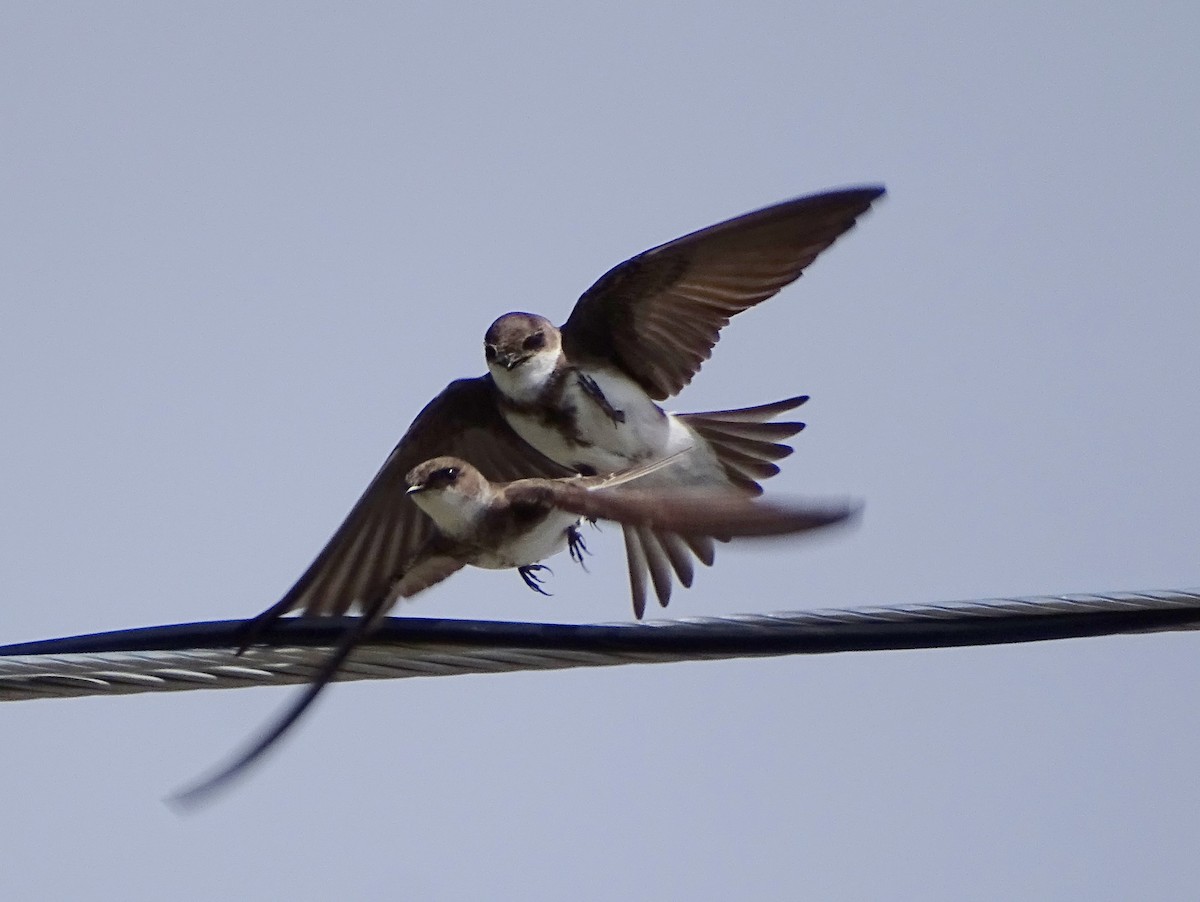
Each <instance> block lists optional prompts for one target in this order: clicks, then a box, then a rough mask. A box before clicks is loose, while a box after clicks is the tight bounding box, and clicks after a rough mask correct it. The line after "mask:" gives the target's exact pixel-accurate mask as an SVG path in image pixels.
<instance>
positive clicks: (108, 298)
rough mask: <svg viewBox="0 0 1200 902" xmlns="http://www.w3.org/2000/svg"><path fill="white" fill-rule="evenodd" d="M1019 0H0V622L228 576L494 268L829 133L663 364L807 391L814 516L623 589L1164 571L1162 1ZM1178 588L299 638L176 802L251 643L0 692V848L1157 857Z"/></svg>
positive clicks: (1177, 645)
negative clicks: (770, 626) (816, 628)
mask: <svg viewBox="0 0 1200 902" xmlns="http://www.w3.org/2000/svg"><path fill="white" fill-rule="evenodd" d="M1051 6H1055V8H1052V9H1048V8H1046V7H1047V5H1046V4H1042V3H1024V4H1022V3H1018V4H1013V3H1006V4H968V5H963V4H949V3H948V4H918V5H916V6H914V5H912V4H905V5H896V4H888V3H845V2H842V3H836V4H816V5H811V4H809V5H802V4H792V3H783V2H777V3H769V2H768V3H757V2H753V0H751V2H743V3H737V4H695V5H692V6H690V7H689V6H684V5H674V4H653V3H652V4H647V3H642V2H637V3H633V2H630V3H623V2H612V3H608V4H605V5H604V6H603V8H602V9H601V8H600V7H597V8H596V9H594V10H591V11H589V10H580V9H577V8H575V7H573V6H571V7H568V6H564V5H562V4H545V5H540V6H539V5H532V4H525V5H520V6H517V7H515V8H513V7H510V8H504V7H503V6H493V7H489V8H480V9H475V10H473V11H472V12H470V13H466V12H463V11H455V10H453V9H451V8H450V5H449V4H358V5H356V6H355V8H354V9H351V10H345V9H343V8H340V7H339V8H337V9H336V10H335V8H334V7H333V6H329V5H313V4H302V3H288V4H282V3H280V4H263V3H258V4H246V3H240V4H225V5H213V4H186V5H184V4H174V5H158V4H128V3H125V4H121V3H110V4H104V5H103V6H96V5H85V4H73V5H71V4H17V3H8V4H4V6H3V9H2V27H0V73H2V74H0V122H2V124H0V197H2V198H3V200H2V203H0V231H2V235H0V238H2V240H0V293H2V297H3V304H4V307H3V309H4V311H5V315H4V317H3V320H2V322H3V327H2V328H0V412H2V415H3V419H4V422H5V424H6V426H7V428H6V430H5V434H4V440H3V442H2V443H0V466H2V474H0V538H2V540H3V547H4V549H5V551H4V554H3V555H0V586H3V592H4V595H5V597H6V599H7V603H6V604H5V605H4V611H5V614H4V616H3V617H2V618H0V624H2V627H3V629H2V633H3V635H2V636H0V641H5V642H8V641H19V640H25V639H34V638H46V637H52V636H58V635H65V634H73V633H81V632H89V631H95V630H106V629H118V628H125V627H135V626H142V625H149V624H156V623H169V622H179V621H186V620H207V619H220V618H231V617H243V616H249V615H252V614H255V613H257V612H258V611H260V610H261V609H262V608H264V607H266V606H267V605H268V604H270V603H271V602H273V601H274V600H276V599H277V598H278V597H279V595H280V594H281V593H282V592H283V591H284V590H285V589H286V588H287V587H288V586H289V585H290V583H291V581H292V580H293V579H294V578H295V577H296V576H297V575H298V574H299V573H300V572H301V570H302V569H303V568H304V567H305V566H306V565H307V564H308V563H309V561H310V560H311V559H312V557H313V555H314V554H315V553H316V552H317V551H318V549H319V548H320V546H321V544H322V543H323V542H324V540H325V539H326V538H327V536H328V535H329V534H330V533H331V532H332V530H333V529H334V528H335V527H336V525H337V524H338V523H339V522H340V520H341V518H342V516H343V515H344V514H345V513H346V511H347V510H348V508H349V505H350V504H351V503H352V502H353V500H354V499H355V498H356V497H357V495H358V493H359V492H360V491H361V490H362V488H363V487H364V486H365V485H366V483H367V481H368V480H369V479H370V477H371V475H372V474H373V473H374V471H375V469H376V467H377V466H378V465H379V464H380V463H381V462H382V461H383V458H384V457H385V456H386V454H387V452H388V451H389V450H390V449H391V447H392V444H393V443H394V442H395V440H396V439H397V438H398V437H399V436H400V434H401V433H402V432H403V430H404V429H405V427H406V426H407V425H408V423H409V421H410V420H411V418H412V417H413V415H415V413H416V412H417V410H418V409H419V408H420V407H421V405H423V404H424V403H425V402H426V401H427V400H428V399H429V398H430V397H432V396H433V394H434V393H436V392H437V391H438V390H440V389H441V388H442V386H443V385H445V383H446V382H447V381H449V380H450V379H451V378H454V377H457V376H461V375H468V374H476V373H478V372H481V371H482V366H483V361H482V354H481V339H482V334H483V331H484V329H485V328H486V327H487V325H488V324H489V323H490V322H491V321H492V319H493V318H494V317H495V316H497V315H498V314H500V313H503V312H505V311H507V310H510V309H528V310H534V311H538V312H541V313H544V314H546V315H548V316H550V317H551V318H553V319H556V320H558V321H561V320H562V319H563V318H565V316H566V315H567V313H568V312H569V310H570V307H571V305H572V303H573V302H574V299H575V298H576V297H577V296H578V294H579V293H580V292H582V291H583V290H584V289H585V288H587V287H588V285H590V284H591V282H592V281H593V280H594V279H595V278H596V277H598V276H599V275H600V274H601V273H603V272H604V271H605V270H606V269H608V268H609V267H610V266H612V265H613V264H615V263H618V262H619V261H621V260H623V259H625V258H626V257H629V256H631V255H633V254H635V253H637V252H639V251H641V250H644V249H645V248H648V247H650V246H652V245H654V244H657V243H660V242H662V241H665V240H668V239H670V238H673V237H676V236H677V235H680V234H683V233H685V232H688V231H691V230H693V229H696V228H699V227H702V226H705V225H708V224H710V223H713V222H716V221H718V220H720V219H723V218H726V217H728V216H732V215H735V214H738V213H742V212H746V211H748V210H750V209H753V208H755V207H758V206H762V205H765V204H768V203H772V202H775V201H779V200H783V199H785V198H788V197H791V196H794V195H797V194H803V193H807V192H811V191H816V190H820V189H823V188H827V187H831V186H835V185H843V184H852V183H860V182H870V181H882V182H885V183H886V184H887V186H888V189H889V192H890V194H889V198H888V199H887V201H886V202H885V203H884V204H882V205H881V206H880V207H879V208H878V209H877V210H876V211H875V212H874V213H873V214H871V215H870V216H869V217H868V218H867V219H866V220H865V221H864V222H863V223H862V224H861V225H860V227H859V228H858V229H856V230H855V231H854V233H852V234H851V235H850V236H848V237H847V238H846V239H845V240H844V241H843V242H841V243H839V244H838V245H837V246H836V247H835V248H834V249H833V250H832V251H831V252H830V253H829V254H828V255H827V256H826V257H823V258H822V259H821V260H819V261H818V263H817V264H816V265H815V266H814V267H813V268H812V269H811V270H810V272H809V274H808V275H807V276H805V278H804V279H802V280H801V282H800V283H799V284H797V285H795V286H793V287H791V288H789V289H787V290H786V291H785V292H784V293H783V294H782V295H780V296H779V297H778V298H776V299H773V300H771V301H769V302H768V303H766V304H764V305H763V306H762V307H761V308H758V309H756V310H753V311H751V312H749V313H747V314H745V315H743V316H740V317H738V318H737V320H736V321H735V322H734V323H733V325H732V326H731V327H730V328H729V329H728V330H726V332H725V334H724V337H723V339H722V341H721V344H720V345H719V346H718V348H717V352H716V354H715V356H714V358H713V360H712V361H711V362H710V363H709V364H708V365H707V366H706V367H705V368H704V370H703V371H702V372H701V373H700V375H699V376H698V378H697V379H696V380H695V382H694V383H693V385H692V386H690V387H689V388H688V389H687V390H686V391H685V392H684V393H683V395H682V396H681V397H680V398H679V399H677V400H676V401H675V402H674V405H673V406H674V409H677V410H705V409H711V408H716V407H725V406H731V405H746V404H754V403H762V402H766V401H770V400H775V399H777V398H780V397H785V396H787V395H790V394H793V393H797V392H809V393H811V394H812V396H813V400H812V401H811V402H810V404H809V405H808V407H807V408H805V419H807V421H808V422H809V429H808V430H807V431H806V432H805V433H804V434H803V435H801V436H799V437H798V439H797V442H796V446H797V453H796V454H795V455H794V456H793V457H792V458H790V459H789V460H788V461H787V462H786V465H785V469H784V472H783V473H782V474H781V475H780V476H779V477H778V478H776V479H775V480H774V481H773V482H772V483H771V485H770V488H771V489H772V490H774V491H776V492H790V493H801V492H817V493H835V494H836V493H843V494H851V495H854V496H856V497H860V498H863V499H864V500H865V501H866V504H867V509H866V518H865V521H864V524H863V526H862V528H861V529H859V530H858V531H857V532H853V533H850V534H843V535H840V536H838V537H837V538H836V540H829V541H820V542H809V543H799V544H797V545H795V546H782V547H781V546H774V547H772V548H770V549H767V550H757V549H755V550H738V549H734V548H730V549H721V552H720V554H719V559H718V564H717V566H716V567H715V568H714V569H713V570H711V571H705V572H703V573H701V574H699V576H698V578H697V582H696V585H695V587H694V588H693V589H692V590H690V591H687V592H681V593H679V594H678V595H677V596H676V599H675V601H674V602H673V603H672V606H671V607H670V608H669V609H668V610H667V612H666V614H668V615H670V616H686V615H699V614H720V613H732V612H737V611H767V610H777V609H800V608H815V607H826V606H852V605H867V604H881V603H900V602H921V601H935V600H951V599H962V598H980V597H989V596H998V595H1019V594H1036V593H1051V592H1072V591H1099V590H1105V589H1139V588H1170V587H1184V586H1189V585H1195V584H1198V583H1200V575H1198V574H1197V537H1198V530H1197V526H1196V513H1197V511H1198V510H1200V477H1198V476H1197V468H1196V447H1197V445H1198V443H1200V415H1198V413H1197V410H1198V407H1200V402H1198V400H1197V390H1198V387H1200V362H1198V359H1197V351H1196V347H1197V336H1198V335H1200V313H1198V312H1197V297H1198V293H1200V254H1198V253H1197V252H1196V246H1195V245H1196V236H1197V234H1198V232H1200V212H1198V210H1200V170H1198V168H1197V165H1196V163H1197V160H1198V159H1200V124H1198V123H1200V120H1198V117H1197V115H1196V111H1197V110H1198V109H1200V78H1198V77H1197V69H1196V57H1195V35H1196V33H1197V28H1198V27H1200V13H1198V12H1197V8H1196V7H1195V5H1194V4H1191V3H1160V4H1150V5H1141V6H1138V5H1126V4H1110V5H1108V6H1106V7H1101V8H1097V7H1096V6H1095V5H1093V4H1058V5H1051ZM568 9H569V11H568ZM435 344H436V345H438V346H440V347H441V348H443V349H444V351H439V352H438V353H433V352H432V350H431V349H432V347H433V346H434V345H435ZM592 548H593V550H594V551H595V552H596V556H595V557H594V558H593V559H592V561H591V569H592V573H591V575H590V576H588V575H585V574H583V573H580V572H577V570H576V569H574V568H573V567H572V566H570V565H569V563H568V562H567V561H566V559H565V558H563V559H560V560H556V561H555V562H553V564H554V568H555V574H556V575H555V578H554V586H553V589H554V591H555V596H554V598H552V599H544V598H541V597H539V596H535V595H533V594H532V593H530V592H529V591H528V590H527V589H526V588H525V587H524V586H523V585H522V584H521V581H520V579H519V578H517V577H516V576H515V575H513V574H508V573H486V572H478V571H477V572H471V573H466V574H462V575H460V576H458V577H455V578H454V579H453V580H452V581H450V582H449V583H447V584H446V585H444V586H442V587H440V588H438V589H437V590H435V591H432V592H429V593H428V594H426V595H425V596H423V597H422V598H421V599H420V600H419V601H418V602H417V603H414V604H412V605H410V606H408V607H407V608H405V609H404V610H403V613H411V614H413V615H418V616H431V617H440V616H461V617H495V618H500V619H521V620H524V619H544V620H559V621H570V622H585V621H611V620H618V619H623V618H627V617H628V616H629V610H628V609H629V602H628V598H627V590H626V581H625V575H624V572H623V569H624V568H623V552H622V550H621V543H620V540H619V536H618V534H617V532H616V531H615V530H612V529H610V530H609V531H608V532H607V534H603V535H602V536H599V537H597V539H596V540H595V541H593V542H592ZM1198 641H1200V640H1197V639H1196V637H1194V636H1190V635H1169V634H1168V635H1147V636H1137V637H1121V638H1112V639H1101V640H1089V641H1074V642H1060V643H1053V644H1044V645H1038V646H1028V647H1012V648H992V649H965V650H955V651H939V652H904V653H877V654H856V655H842V656H833V657H825V658H819V659H801V658H792V659H784V660H770V661H748V662H727V663H705V664H688V665H679V666H644V667H625V668H618V669H615V670H605V671H576V672H565V673H542V674H529V675H526V674H519V675H499V676H491V677H461V678H456V679H444V680H424V681H422V680H410V681H404V682H390V683H373V684H369V685H367V684H359V685H353V686H345V687H338V688H335V689H334V690H333V691H332V692H330V693H329V696H328V698H326V699H325V701H324V703H323V704H321V705H320V706H319V709H318V710H317V711H316V712H314V716H313V717H312V718H310V719H309V720H308V721H307V722H306V723H305V724H304V725H303V727H302V728H301V729H300V730H299V731H297V734H296V735H295V736H293V737H292V740H291V741H290V742H289V743H287V745H286V746H285V747H283V748H282V749H281V750H280V751H279V753H278V754H276V755H274V756H273V757H272V758H271V760H270V761H269V762H267V763H266V765H265V766H264V767H262V768H260V769H259V770H258V771H256V772H255V773H254V775H253V777H252V778H251V779H249V780H247V781H245V782H243V783H242V784H240V785H239V786H238V787H237V788H236V789H235V791H233V792H231V793H229V794H228V795H226V796H224V797H223V798H221V799H220V800H219V802H218V803H217V804H215V805H213V806H211V807H210V808H208V809H206V810H204V811H202V812H201V813H200V814H198V815H196V816H192V817H186V818H179V817H177V816H176V815H175V814H174V813H173V812H172V811H171V810H170V809H168V808H167V807H165V806H164V805H163V804H162V802H161V799H162V797H163V796H164V795H166V794H167V793H168V792H170V791H171V790H173V789H176V788H178V787H179V786H181V785H182V784H183V783H185V782H187V781H189V780H190V779H192V778H193V777H195V776H197V775H198V774H200V773H201V772H203V771H205V770H206V769H208V768H209V767H211V766H212V765H214V764H215V763H216V762H218V761H219V760H222V759H223V757H224V756H225V755H227V754H228V753H229V752H231V751H232V750H233V749H234V748H236V747H238V746H239V745H240V743H242V742H243V741H245V739H246V738H247V737H249V736H250V735H251V734H252V733H253V732H254V731H255V730H257V729H258V728H259V727H260V726H261V725H262V724H263V722H264V721H265V720H266V719H267V718H269V717H270V716H271V715H272V714H273V713H274V712H275V711H277V710H278V708H279V707H280V706H281V705H282V704H283V703H284V702H285V701H286V700H287V699H288V698H289V697H290V691H289V690H248V691H239V692H208V693H205V692H197V693H185V694H177V695H166V696H158V697H152V696H139V697H130V698H113V699H84V700H74V701H53V702H51V701H43V702H37V703H24V704H13V705H5V706H3V708H2V710H0V722H2V724H3V726H2V732H3V735H4V737H5V743H4V744H5V752H4V755H5V771H4V772H5V777H3V778H0V787H2V790H0V792H2V795H3V798H4V808H5V816H4V818H3V822H4V824H5V825H6V826H4V827H0V846H2V847H3V848H4V850H5V853H4V856H3V859H4V861H3V867H0V895H3V896H4V897H5V898H49V897H58V898H73V899H86V898H118V897H119V898H123V899H130V900H142V899H147V900H148V899H160V898H163V897H165V896H170V897H172V898H176V899H183V900H192V899H195V900H201V899H204V900H207V899H216V898H264V899H267V898H281V897H283V896H284V895H287V896H288V897H290V898H295V899H325V898H331V897H333V895H334V894H344V895H347V896H349V897H352V898H384V897H388V898H395V897H400V898H414V899H445V900H450V899H462V898H489V897H490V898H498V897H509V898H518V897H520V898H529V899H561V898H567V897H574V898H581V899H605V898H615V897H618V896H619V897H623V898H627V899H651V898H664V897H666V896H668V895H673V896H674V897H676V898H693V899H726V898H731V897H753V898H779V899H784V898H800V897H803V898H812V899H866V898H872V899H879V898H896V899H922V900H940V899H946V900H951V899H961V898H972V899H1013V898H1039V899H1041V898H1056V899H1083V898H1087V899H1129V898H1161V899H1184V898H1194V893H1195V887H1196V886H1197V884H1198V883H1200V864H1198V863H1197V859H1196V856H1195V854H1194V853H1195V848H1194V846H1195V837H1196V835H1197V830H1198V829H1200V778H1198V777H1197V772H1196V766H1195V756H1196V749H1197V748H1198V747H1200V702H1196V701H1195V700H1194V696H1195V691H1194V689H1195V687H1196V686H1197V685H1198V681H1200V645H1198Z"/></svg>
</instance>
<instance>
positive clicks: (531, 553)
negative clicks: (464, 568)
mask: <svg viewBox="0 0 1200 902" xmlns="http://www.w3.org/2000/svg"><path fill="white" fill-rule="evenodd" d="M578 522H579V518H578V517H576V516H575V515H574V514H565V513H559V512H557V511H555V512H552V513H551V514H550V515H549V516H548V517H546V519H545V520H543V521H542V522H541V523H539V524H538V525H537V526H535V527H534V528H533V529H530V530H528V531H527V532H523V533H521V534H520V535H518V536H514V537H513V538H511V539H509V540H508V541H506V542H501V543H500V544H498V545H496V546H494V547H491V548H486V549H483V550H482V551H481V552H480V553H479V554H478V555H477V556H475V557H474V558H472V560H471V563H472V564H474V565H475V566H476V567H483V568H485V569H487V570H508V569H510V568H512V567H524V566H526V565H527V564H536V563H537V562H538V561H541V560H544V559H545V558H548V557H553V556H554V555H556V554H558V553H559V552H560V551H562V550H563V549H564V548H566V547H567V530H568V529H569V528H570V527H572V526H574V525H575V524H577V523H578Z"/></svg>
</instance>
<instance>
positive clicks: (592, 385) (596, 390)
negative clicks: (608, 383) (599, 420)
mask: <svg viewBox="0 0 1200 902" xmlns="http://www.w3.org/2000/svg"><path fill="white" fill-rule="evenodd" d="M577 375H578V378H579V384H580V385H581V386H582V387H583V390H584V391H585V392H587V393H588V394H589V395H591V397H592V400H593V401H595V402H596V404H597V405H598V406H599V407H600V409H601V410H602V411H604V415H605V416H606V417H608V418H609V419H610V420H612V421H613V425H614V426H616V425H617V424H618V423H624V422H625V411H623V410H617V408H615V407H613V406H612V404H610V403H609V402H608V398H606V397H604V390H603V389H602V388H600V386H599V385H598V384H597V383H596V380H595V379H593V378H592V377H591V376H588V375H586V374H584V373H578V374H577Z"/></svg>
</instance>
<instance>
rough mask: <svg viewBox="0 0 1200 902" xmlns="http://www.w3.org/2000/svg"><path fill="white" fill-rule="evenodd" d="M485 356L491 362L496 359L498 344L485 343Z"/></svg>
mask: <svg viewBox="0 0 1200 902" xmlns="http://www.w3.org/2000/svg"><path fill="white" fill-rule="evenodd" d="M483 356H484V357H485V358H486V359H487V362H488V363H491V362H492V361H493V360H495V359H496V346H495V345H484V346H483Z"/></svg>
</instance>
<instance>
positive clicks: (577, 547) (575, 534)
mask: <svg viewBox="0 0 1200 902" xmlns="http://www.w3.org/2000/svg"><path fill="white" fill-rule="evenodd" d="M593 522H594V521H593ZM567 553H568V554H570V555H571V560H573V561H574V562H575V563H577V564H578V565H579V566H580V567H582V568H583V571H584V572H585V573H587V572H588V568H587V564H585V563H584V562H583V556H584V555H585V554H591V552H590V551H588V547H587V543H586V542H584V541H583V535H582V534H581V533H580V532H579V527H578V526H577V525H576V526H570V527H568V528H567Z"/></svg>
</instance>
